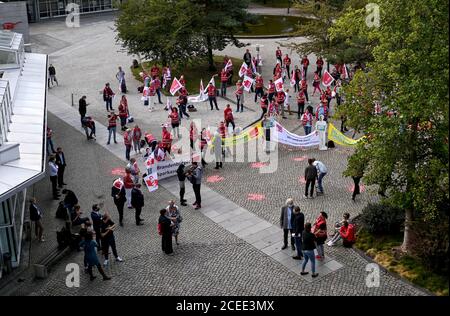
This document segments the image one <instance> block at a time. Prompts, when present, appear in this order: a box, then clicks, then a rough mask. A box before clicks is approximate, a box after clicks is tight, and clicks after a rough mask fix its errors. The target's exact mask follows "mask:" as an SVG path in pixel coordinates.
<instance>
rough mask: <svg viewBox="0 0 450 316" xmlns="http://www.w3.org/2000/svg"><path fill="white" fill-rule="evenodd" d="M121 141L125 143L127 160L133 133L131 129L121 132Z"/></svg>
mask: <svg viewBox="0 0 450 316" xmlns="http://www.w3.org/2000/svg"><path fill="white" fill-rule="evenodd" d="M123 143H124V145H125V158H126V159H127V160H130V151H131V146H132V144H133V135H132V131H131V129H127V130H126V131H125V133H123Z"/></svg>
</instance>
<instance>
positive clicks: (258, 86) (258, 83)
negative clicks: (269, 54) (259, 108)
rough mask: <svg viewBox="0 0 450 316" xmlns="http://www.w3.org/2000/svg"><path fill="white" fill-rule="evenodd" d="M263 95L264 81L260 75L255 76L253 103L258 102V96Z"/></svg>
mask: <svg viewBox="0 0 450 316" xmlns="http://www.w3.org/2000/svg"><path fill="white" fill-rule="evenodd" d="M263 94H264V80H263V77H262V76H261V75H258V76H256V79H255V103H256V102H257V101H258V95H259V96H260V97H262V96H263Z"/></svg>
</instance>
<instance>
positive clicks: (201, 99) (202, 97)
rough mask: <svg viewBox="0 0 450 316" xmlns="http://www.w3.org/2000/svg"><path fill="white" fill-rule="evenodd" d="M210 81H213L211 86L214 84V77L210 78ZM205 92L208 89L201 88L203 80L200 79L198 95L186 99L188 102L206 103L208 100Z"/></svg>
mask: <svg viewBox="0 0 450 316" xmlns="http://www.w3.org/2000/svg"><path fill="white" fill-rule="evenodd" d="M211 80H213V84H214V77H212V78H211ZM205 90H206V91H205ZM207 91H208V88H206V89H205V88H203V79H200V94H199V95H196V96H195V97H188V102H191V103H200V102H205V101H207V100H208V93H207Z"/></svg>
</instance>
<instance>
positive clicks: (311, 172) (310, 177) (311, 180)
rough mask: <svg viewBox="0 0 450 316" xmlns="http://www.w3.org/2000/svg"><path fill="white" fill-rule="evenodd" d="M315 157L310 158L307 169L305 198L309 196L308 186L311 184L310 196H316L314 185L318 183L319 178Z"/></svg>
mask: <svg viewBox="0 0 450 316" xmlns="http://www.w3.org/2000/svg"><path fill="white" fill-rule="evenodd" d="M313 162H314V159H312V158H309V159H308V167H306V169H305V180H306V187H305V196H304V197H305V199H307V198H308V188H309V187H310V186H311V190H310V198H311V199H313V198H314V186H315V184H316V179H317V169H316V167H315V166H314V165H313Z"/></svg>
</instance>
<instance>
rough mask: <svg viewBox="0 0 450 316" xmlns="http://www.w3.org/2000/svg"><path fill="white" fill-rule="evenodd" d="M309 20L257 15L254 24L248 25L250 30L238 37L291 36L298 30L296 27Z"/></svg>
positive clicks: (295, 17)
mask: <svg viewBox="0 0 450 316" xmlns="http://www.w3.org/2000/svg"><path fill="white" fill-rule="evenodd" d="M307 21H308V19H307V18H302V17H298V16H279V15H257V17H256V20H255V22H254V23H252V24H247V25H246V26H247V27H248V30H246V31H242V32H240V33H238V35H251V36H262V35H286V36H287V35H290V34H292V33H293V32H294V31H295V30H296V26H297V25H299V24H304V23H305V22H307Z"/></svg>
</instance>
